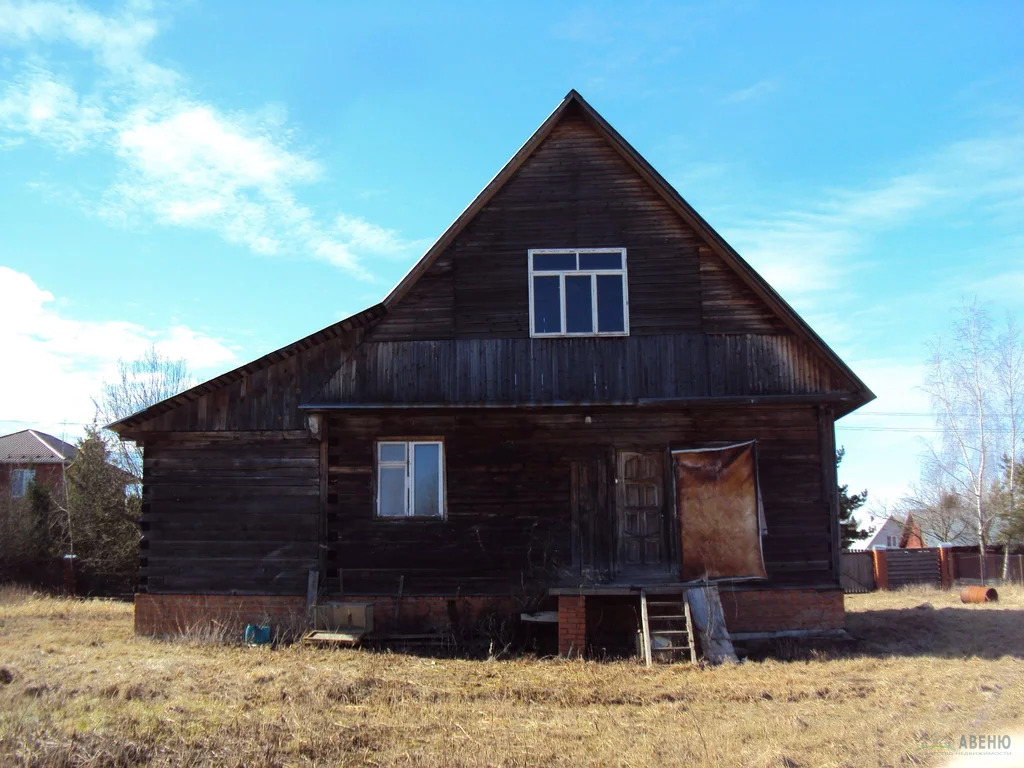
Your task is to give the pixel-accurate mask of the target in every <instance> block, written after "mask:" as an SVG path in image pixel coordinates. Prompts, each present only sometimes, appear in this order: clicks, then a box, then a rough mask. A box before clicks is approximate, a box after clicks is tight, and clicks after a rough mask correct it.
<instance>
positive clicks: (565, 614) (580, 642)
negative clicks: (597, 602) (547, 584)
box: [558, 595, 587, 656]
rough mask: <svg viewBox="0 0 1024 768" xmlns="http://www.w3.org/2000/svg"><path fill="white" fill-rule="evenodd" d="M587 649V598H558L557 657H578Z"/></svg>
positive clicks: (572, 596)
mask: <svg viewBox="0 0 1024 768" xmlns="http://www.w3.org/2000/svg"><path fill="white" fill-rule="evenodd" d="M586 647H587V598H585V597H583V596H577V595H560V596H559V598H558V655H559V656H579V655H580V654H582V653H583V652H584V651H585V650H586Z"/></svg>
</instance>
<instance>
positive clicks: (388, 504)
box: [378, 467, 405, 517]
mask: <svg viewBox="0 0 1024 768" xmlns="http://www.w3.org/2000/svg"><path fill="white" fill-rule="evenodd" d="M378 493H379V494H380V516H381V517H403V516H404V515H405V468H404V467H381V468H380V489H379V490H378Z"/></svg>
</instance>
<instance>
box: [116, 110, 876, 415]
mask: <svg viewBox="0 0 1024 768" xmlns="http://www.w3.org/2000/svg"><path fill="white" fill-rule="evenodd" d="M570 108H573V109H574V111H575V110H576V109H578V111H579V112H580V113H582V115H583V116H584V118H585V119H586V120H587V121H589V123H590V125H591V126H592V127H593V129H594V130H595V131H596V132H597V133H598V134H599V135H600V136H601V138H603V139H604V141H606V142H607V143H608V145H609V146H611V147H612V148H613V149H614V151H615V153H617V154H618V155H619V156H620V157H621V158H622V159H623V160H624V161H625V162H626V163H627V164H628V165H629V166H630V167H631V168H632V169H633V170H634V171H635V172H636V173H637V174H638V175H639V176H640V178H641V179H643V181H644V182H646V183H647V184H648V185H649V186H650V188H651V189H652V190H654V192H655V193H656V195H657V196H658V197H660V198H661V199H662V200H664V201H665V203H667V205H668V207H669V208H670V209H671V210H672V211H673V212H675V213H676V214H677V215H678V216H679V217H680V219H681V220H682V221H683V223H684V224H686V225H687V226H688V227H690V228H691V229H692V230H693V231H694V232H695V233H696V235H697V237H698V238H699V239H700V240H701V241H702V242H703V245H701V246H700V248H699V251H700V281H701V285H702V286H703V288H704V291H705V295H706V296H707V297H708V299H707V300H706V302H705V304H706V305H707V307H710V315H711V321H710V323H709V325H708V327H707V331H708V332H710V333H719V332H720V333H730V332H733V331H735V330H737V329H735V328H733V327H731V326H730V322H732V321H733V317H732V316H731V315H730V313H734V312H735V308H736V306H737V305H738V306H740V307H742V308H743V311H744V312H745V314H746V324H747V326H748V327H747V328H745V329H743V330H745V331H749V325H750V319H751V318H754V321H755V323H761V325H762V327H761V329H760V331H759V332H770V331H772V330H774V329H788V330H790V331H791V332H793V333H794V334H795V335H796V336H797V337H798V339H800V340H801V341H803V342H805V343H807V344H808V345H809V346H810V347H811V348H812V349H814V350H816V351H817V353H819V354H820V355H821V356H822V357H823V358H824V360H825V361H826V363H827V364H829V365H831V366H832V367H833V368H834V370H835V372H836V375H837V376H839V377H840V378H842V379H845V380H847V381H848V382H849V389H850V391H851V393H852V394H854V395H855V398H854V400H853V401H848V402H847V403H845V404H844V405H843V406H841V407H840V408H839V415H842V414H843V413H847V412H849V411H850V410H853V409H854V408H856V407H859V406H860V405H862V404H863V403H866V402H868V401H870V400H872V399H874V395H873V394H872V393H871V391H870V390H869V389H868V388H867V386H866V385H865V384H864V383H863V382H862V381H861V380H860V379H859V378H858V377H857V376H856V374H854V373H853V371H851V370H850V368H849V367H848V366H847V365H846V364H845V363H844V362H843V361H842V360H841V359H840V358H839V357H838V355H836V354H835V352H833V351H832V350H831V349H830V348H829V347H828V345H826V344H825V343H824V341H822V339H821V338H820V337H819V336H818V335H817V334H816V333H815V332H814V331H813V330H812V329H811V328H810V326H808V325H807V323H806V322H804V320H803V319H802V318H800V316H799V315H797V313H796V312H795V311H794V310H793V309H792V308H791V307H790V306H789V305H788V304H787V303H786V302H785V301H784V300H783V299H782V298H781V297H780V296H779V295H778V294H777V293H776V292H775V290H774V289H773V288H772V287H771V286H770V285H768V283H767V282H765V281H764V280H763V279H762V278H761V277H760V276H759V275H758V274H757V273H756V272H755V271H754V270H753V268H751V267H750V265H749V264H747V263H746V262H745V261H744V260H743V259H742V258H741V257H740V256H739V254H738V253H736V251H735V250H733V249H732V248H731V247H730V246H729V245H728V243H726V242H725V240H724V239H723V238H722V237H721V236H720V235H719V234H718V233H717V232H715V230H714V229H713V228H712V227H711V226H710V225H709V224H708V223H707V222H706V221H704V219H703V218H702V217H701V216H700V215H699V214H698V213H697V212H696V211H695V210H694V209H693V208H692V207H691V206H690V205H689V204H688V203H687V202H686V201H685V200H684V199H683V198H682V197H681V196H680V195H679V193H678V192H676V190H675V189H673V188H672V187H671V185H669V184H668V182H667V181H666V180H665V179H664V178H663V177H662V176H661V175H660V174H659V173H658V172H657V171H655V170H654V168H653V167H651V165H650V164H649V163H648V162H647V161H646V160H645V159H644V158H643V157H641V156H640V154H639V153H638V152H637V151H636V150H635V149H633V147H632V146H630V144H629V143H628V142H626V140H625V139H623V138H622V136H621V135H619V133H618V132H617V131H616V130H615V129H614V128H612V127H611V126H610V125H609V124H608V123H607V122H606V121H605V120H604V118H602V117H601V116H600V115H599V114H598V113H597V112H596V111H595V110H594V109H593V108H592V107H591V106H590V105H589V104H588V103H587V102H586V100H584V99H583V97H582V96H580V94H579V93H577V92H576V91H575V90H572V91H570V92H569V93H568V94H567V95H566V97H565V98H564V99H563V100H562V102H561V104H559V106H558V107H557V108H556V109H555V110H554V111H553V112H552V113H551V114H550V115H549V116H548V118H547V119H546V120H545V121H544V122H543V123H542V124H541V126H540V127H539V128H538V129H537V130H536V131H535V132H534V134H533V135H532V136H531V137H530V138H529V139H528V140H527V142H526V143H525V144H523V146H522V147H521V148H520V149H519V151H518V152H516V154H515V155H514V156H513V157H512V159H511V160H509V161H508V162H507V163H506V164H505V166H504V167H503V168H502V169H501V170H500V171H499V172H498V174H497V175H495V177H494V178H493V179H492V180H491V181H490V182H489V183H488V184H487V185H486V186H485V187H484V189H483V191H482V192H481V193H480V194H479V195H477V197H476V198H475V199H474V200H473V202H472V203H470V205H469V206H467V207H466V209H465V210H464V211H463V212H462V213H461V214H460V215H459V217H458V218H457V219H456V220H455V221H454V222H453V223H452V224H451V226H449V227H448V229H447V230H446V231H445V232H444V233H443V234H442V235H441V237H439V238H438V240H437V241H436V242H435V243H434V244H433V245H432V246H431V247H430V248H429V249H428V250H427V252H426V253H425V254H424V256H423V257H422V258H421V259H420V260H419V261H417V262H416V264H415V265H413V267H412V268H411V269H410V270H409V272H408V273H407V274H406V275H405V276H404V277H403V278H402V280H401V281H399V283H398V284H397V285H396V286H395V287H394V288H393V289H392V290H391V292H390V293H389V294H388V296H387V297H386V298H385V299H384V301H383V302H382V303H381V304H378V305H376V306H374V307H370V308H369V309H367V310H364V311H363V312H360V313H358V314H356V315H353V316H352V317H350V318H347V319H345V320H342V321H339V322H338V323H335V324H333V325H331V326H328V327H327V328H325V329H323V330H321V331H318V332H317V333H314V334H312V335H310V336H307V337H305V338H304V339H300V340H299V341H297V342H294V343H293V344H289V345H287V346H285V347H282V348H281V349H279V350H276V351H274V352H271V353H269V354H267V355H264V356H263V357H260V358H258V359H257V360H254V361H252V362H250V363H247V364H245V365H243V366H240V367H238V368H236V369H234V370H232V371H228V372H227V373H225V374H222V375H220V376H217V377H215V378H213V379H210V380H209V381H206V382H203V383H202V384H199V385H197V386H196V387H193V388H192V389H189V390H187V391H185V392H183V393H181V394H179V395H176V396H174V397H171V398H168V399H166V400H163V401H161V402H159V403H157V404H155V405H153V406H150V407H149V408H147V409H145V410H143V411H140V412H139V413H136V414H132V415H131V416H129V417H127V418H125V419H122V420H120V421H118V422H116V423H114V424H111V425H110V428H111V429H113V430H114V431H117V432H121V433H124V434H128V433H130V432H135V431H139V430H147V431H148V430H178V429H189V430H197V429H198V430H203V429H225V428H230V426H229V424H230V422H232V421H233V420H239V419H242V418H243V417H244V411H245V410H246V409H249V410H248V412H249V413H250V414H254V413H256V412H257V411H259V406H258V405H257V404H254V402H253V401H254V398H253V397H252V396H251V391H252V389H253V386H252V385H248V383H249V381H250V379H251V380H252V381H253V384H254V385H255V389H256V392H257V394H258V395H259V394H260V393H262V392H263V391H264V389H265V388H270V389H272V388H273V385H275V384H276V385H277V386H278V388H279V389H280V388H282V386H283V385H284V384H285V383H286V382H290V386H288V387H287V390H288V392H289V396H288V405H290V404H291V400H292V399H293V397H292V393H296V392H297V394H298V399H297V401H296V402H295V403H294V405H295V406H296V407H297V406H298V405H301V404H302V403H303V402H308V400H309V398H311V397H312V396H314V395H315V394H316V393H317V392H318V391H319V387H320V385H322V384H323V383H324V381H325V380H327V379H329V378H330V377H331V376H332V375H334V374H335V373H336V372H337V370H338V364H339V363H340V359H339V357H338V355H339V353H342V351H343V349H347V350H349V351H350V350H351V348H352V346H353V344H354V342H353V339H355V337H354V336H353V335H352V333H353V332H354V331H357V330H358V331H361V330H362V329H366V328H369V327H370V326H373V325H375V324H376V323H377V322H378V321H380V320H381V319H382V318H383V317H384V316H385V315H390V317H389V318H388V320H392V319H394V320H399V318H397V317H396V315H395V314H394V313H393V310H395V309H396V308H397V307H398V305H399V304H400V303H401V304H402V305H403V308H406V307H405V304H407V303H408V302H409V301H413V302H414V303H415V302H418V301H420V300H421V299H422V298H423V297H420V298H419V299H417V298H415V297H413V296H411V295H410V293H411V292H412V289H413V286H417V287H420V286H422V287H427V283H429V282H430V280H431V273H433V272H436V271H437V268H443V265H442V264H440V263H439V261H440V260H441V259H443V258H445V255H446V252H448V249H449V246H450V245H451V244H452V243H453V242H454V241H455V239H456V238H457V237H458V236H459V234H460V233H462V232H463V231H464V230H465V229H466V227H467V226H468V225H469V224H470V222H472V221H473V220H474V218H475V217H476V216H477V215H478V214H479V213H480V211H481V210H482V209H483V208H484V207H485V206H486V205H487V203H489V202H490V201H491V200H492V199H493V198H494V197H495V196H496V195H497V194H498V193H499V192H500V191H501V189H502V188H503V187H504V186H505V185H506V184H507V182H509V180H510V179H512V178H513V176H514V175H515V174H516V172H517V171H519V170H520V168H522V166H523V165H524V163H526V161H527V160H528V159H530V158H531V156H533V155H534V153H535V152H536V151H537V150H538V148H539V147H540V146H541V145H542V144H543V143H544V141H545V140H546V139H547V138H548V137H549V136H550V135H551V134H552V132H553V131H554V130H555V128H556V127H557V126H558V125H559V123H560V121H561V120H562V119H563V117H565V116H566V112H567V111H568V110H570ZM432 268H434V269H432ZM709 287H710V290H709ZM445 290H447V291H450V290H451V287H450V285H447V286H445V284H444V281H443V280H442V281H439V284H438V286H437V287H436V288H435V287H434V286H433V285H432V284H431V286H430V287H429V290H426V291H423V293H424V295H425V296H427V297H432V298H428V299H427V306H419V305H417V306H416V307H414V309H415V310H416V311H415V312H412V313H411V314H410V317H409V318H408V320H409V321H410V322H414V323H415V324H416V325H417V326H418V327H420V328H422V327H424V325H429V324H430V323H431V322H437V320H436V318H432V316H431V311H432V307H431V306H430V304H431V303H437V302H438V301H443V300H444V297H443V296H441V297H438V293H439V292H443V291H445ZM716 291H717V294H718V295H719V296H721V297H728V301H724V300H723V302H722V306H721V309H720V311H719V312H718V314H717V315H716V314H715V311H716V310H715V307H714V302H715V298H714V296H715V294H716ZM763 307H767V310H768V314H766V313H765V312H764V311H763ZM399 322H404V321H402V320H399ZM357 341H358V339H356V342H357ZM307 359H308V360H310V361H312V365H310V364H308V362H307ZM265 380H266V381H265ZM247 385H248V386H247ZM236 390H237V391H236ZM239 401H245V402H243V403H242V405H241V407H239ZM214 410H216V411H217V412H218V413H220V414H221V416H218V417H217V418H214V417H213V416H212V415H211V413H212V411H214ZM275 410H276V411H277V412H278V416H273V414H264V416H263V417H261V418H260V419H256V418H255V416H253V417H252V418H251V419H250V420H249V424H248V428H259V429H273V428H288V427H289V426H298V422H296V423H294V424H293V423H291V422H292V420H293V419H292V417H293V416H297V415H298V413H297V411H296V412H295V413H294V414H289V417H288V423H287V424H286V423H284V422H283V421H282V419H281V417H280V414H281V413H282V412H283V410H284V409H283V408H280V407H276V408H275ZM225 412H226V413H227V417H226V420H225V418H224V417H223V414H224V413H225ZM257 422H258V423H257Z"/></svg>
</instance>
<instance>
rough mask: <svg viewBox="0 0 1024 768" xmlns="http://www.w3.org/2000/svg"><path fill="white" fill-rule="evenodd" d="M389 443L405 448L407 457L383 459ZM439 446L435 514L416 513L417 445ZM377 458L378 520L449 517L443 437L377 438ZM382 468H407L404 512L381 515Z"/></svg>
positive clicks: (376, 506)
mask: <svg viewBox="0 0 1024 768" xmlns="http://www.w3.org/2000/svg"><path fill="white" fill-rule="evenodd" d="M386 445H401V446H403V447H404V448H405V459H404V460H403V461H384V460H383V459H382V458H381V451H382V449H383V447H384V446H386ZM418 445H436V446H437V464H438V466H437V509H438V514H436V515H417V514H414V509H415V507H414V504H413V490H414V489H413V478H415V477H416V450H415V449H416V446H418ZM374 458H375V463H376V465H377V468H376V470H375V477H376V488H375V494H374V495H375V497H376V498H375V499H374V504H373V509H374V517H376V519H378V520H444V519H446V518H447V517H448V510H447V509H446V508H445V485H446V484H445V472H444V441H443V440H437V439H434V440H427V439H423V440H396V439H391V438H389V439H386V440H378V441H377V442H376V444H375V448H374ZM382 469H404V470H405V492H404V494H403V496H404V498H405V514H404V515H401V516H398V515H382V514H381V511H380V491H381V480H380V473H381V470H382Z"/></svg>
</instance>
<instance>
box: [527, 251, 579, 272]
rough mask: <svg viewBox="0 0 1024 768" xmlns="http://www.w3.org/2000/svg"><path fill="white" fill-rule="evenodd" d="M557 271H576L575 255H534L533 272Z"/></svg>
mask: <svg viewBox="0 0 1024 768" xmlns="http://www.w3.org/2000/svg"><path fill="white" fill-rule="evenodd" d="M551 269H557V270H560V271H565V270H572V271H575V270H576V254H575V253H535V254H533V271H534V272H542V271H545V270H551Z"/></svg>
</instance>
